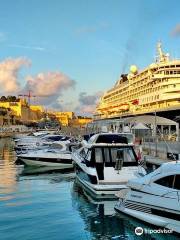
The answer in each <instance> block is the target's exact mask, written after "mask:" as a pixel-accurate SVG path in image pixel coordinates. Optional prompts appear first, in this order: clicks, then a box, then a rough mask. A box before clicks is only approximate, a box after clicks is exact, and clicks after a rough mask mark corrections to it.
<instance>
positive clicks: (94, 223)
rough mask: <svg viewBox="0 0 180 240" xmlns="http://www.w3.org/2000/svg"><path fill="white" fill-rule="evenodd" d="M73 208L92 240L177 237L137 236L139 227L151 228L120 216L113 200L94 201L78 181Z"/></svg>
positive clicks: (166, 236) (167, 238) (73, 192)
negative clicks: (136, 229) (136, 231)
mask: <svg viewBox="0 0 180 240" xmlns="http://www.w3.org/2000/svg"><path fill="white" fill-rule="evenodd" d="M72 202H73V207H74V208H75V209H76V210H77V211H78V212H79V214H80V216H81V218H82V219H83V220H84V223H85V226H86V229H85V230H86V231H88V232H89V233H90V235H91V237H92V239H99V240H101V239H102V240H105V239H141V240H144V239H147V240H151V239H158V240H161V239H162V240H170V239H171V240H173V239H174V240H175V239H178V238H177V237H176V236H173V235H168V234H151V235H147V234H146V235H141V236H136V235H135V233H134V230H135V228H136V227H137V226H141V227H142V228H146V229H149V230H150V229H155V228H154V227H152V228H150V227H148V226H147V225H144V224H142V222H139V221H138V220H137V221H136V220H134V219H133V218H130V217H126V216H125V215H119V214H117V213H116V212H115V210H114V205H115V204H116V202H117V201H115V200H113V201H111V200H98V201H97V200H94V199H93V198H92V197H91V196H90V195H89V194H88V193H87V192H86V191H85V190H84V189H83V188H82V186H80V185H79V183H78V182H77V181H75V182H74V185H73V189H72Z"/></svg>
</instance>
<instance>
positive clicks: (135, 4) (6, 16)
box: [0, 0, 180, 111]
mask: <svg viewBox="0 0 180 240" xmlns="http://www.w3.org/2000/svg"><path fill="white" fill-rule="evenodd" d="M0 4H1V14H0V61H1V62H3V61H4V60H5V59H7V58H13V59H15V58H20V57H26V58H27V59H29V60H30V61H31V66H30V67H27V68H24V67H22V68H21V67H20V68H19V69H18V76H17V75H16V77H17V78H18V81H19V82H20V83H21V84H22V85H23V82H25V81H26V80H25V78H26V76H27V75H31V76H36V75H37V74H38V73H46V72H53V71H56V72H57V71H58V72H61V73H63V74H65V75H67V76H68V77H69V78H70V79H72V80H74V81H75V84H74V85H73V88H71V87H70V88H66V89H63V90H62V89H61V94H60V97H59V99H61V100H63V104H62V105H64V110H74V109H76V110H78V111H79V110H80V108H81V107H85V105H92V106H91V107H93V105H94V104H95V101H96V100H97V98H96V96H97V95H98V96H99V92H100V91H104V90H106V89H108V88H110V87H112V85H113V84H114V83H115V82H116V80H117V79H118V77H119V75H120V74H121V73H122V71H123V72H124V71H128V69H129V66H130V65H131V64H136V65H137V66H138V67H139V68H143V67H146V66H147V65H148V64H150V63H151V62H152V61H153V58H154V57H155V46H156V43H157V41H158V40H159V39H160V40H161V41H162V43H163V47H164V49H165V50H167V51H168V52H169V53H170V54H171V55H172V56H175V57H179V58H180V36H178V34H177V36H172V34H171V32H172V31H173V29H175V27H176V26H177V25H178V24H180V14H179V9H180V2H179V1H178V0H177V1H174V0H173V1H163V0H159V1H158V0H156V1H155V0H151V1H146V0H144V1H143V0H126V1H123V0H30V1H27V0H14V1H10V0H6V1H5V0H4V1H2V0H1V1H0ZM0 82H1V81H0ZM70 85H71V84H70ZM33 86H34V85H33ZM83 92H84V94H82V93H83ZM97 93H98V94H97ZM57 96H58V94H57ZM79 96H81V98H80V99H79ZM92 96H94V101H93V98H92ZM83 97H84V98H83ZM89 97H90V98H89ZM78 99H79V100H78ZM84 100H85V101H84ZM88 100H89V101H88ZM54 101H56V99H54ZM61 102H62V101H61ZM66 103H67V105H66ZM67 108H68V109H67Z"/></svg>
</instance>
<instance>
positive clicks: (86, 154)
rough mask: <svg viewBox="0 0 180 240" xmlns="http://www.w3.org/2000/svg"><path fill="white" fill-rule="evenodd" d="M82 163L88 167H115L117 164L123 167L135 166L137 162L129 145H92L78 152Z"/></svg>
mask: <svg viewBox="0 0 180 240" xmlns="http://www.w3.org/2000/svg"><path fill="white" fill-rule="evenodd" d="M79 154H80V156H81V157H82V158H83V161H84V163H86V165H87V166H89V167H96V165H97V164H102V165H103V166H105V167H115V166H116V165H117V162H122V165H123V166H137V165H138V160H137V156H136V153H135V151H134V148H133V146H130V145H127V144H126V145H125V144H124V145H123V144H121V145H120V144H118V145H116V144H115V145H114V146H112V144H111V145H105V144H103V145H98V144H96V145H94V146H92V147H91V148H86V147H83V148H82V149H81V150H80V152H79Z"/></svg>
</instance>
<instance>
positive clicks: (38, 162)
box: [19, 157, 73, 169]
mask: <svg viewBox="0 0 180 240" xmlns="http://www.w3.org/2000/svg"><path fill="white" fill-rule="evenodd" d="M19 159H20V160H21V161H22V162H23V163H25V164H26V165H28V166H48V167H59V168H62V169H65V168H73V164H72V160H70V159H63V160H62V159H45V158H44V159H31V158H22V157H20V158H19Z"/></svg>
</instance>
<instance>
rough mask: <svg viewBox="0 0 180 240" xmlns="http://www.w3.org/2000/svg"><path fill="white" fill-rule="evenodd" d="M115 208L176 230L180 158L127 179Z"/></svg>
mask: <svg viewBox="0 0 180 240" xmlns="http://www.w3.org/2000/svg"><path fill="white" fill-rule="evenodd" d="M127 186H128V187H129V188H130V189H129V190H128V191H120V192H119V193H118V195H119V202H118V203H117V204H116V206H115V209H116V210H117V211H118V212H121V213H124V214H127V215H130V216H132V217H135V218H137V219H140V220H142V221H144V222H147V223H149V224H152V225H156V226H159V227H163V228H166V229H172V230H173V231H175V232H177V233H180V161H177V162H168V163H164V164H162V165H161V166H160V167H159V168H158V169H156V170H155V171H154V172H151V173H149V174H147V175H146V176H144V177H142V178H138V179H133V180H130V181H129V182H128V184H127Z"/></svg>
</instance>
